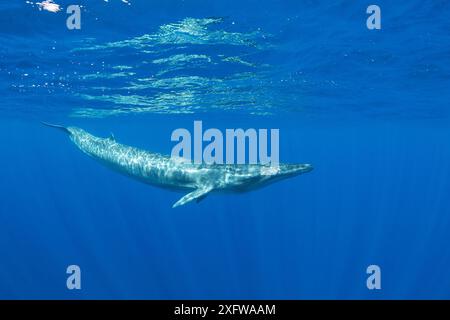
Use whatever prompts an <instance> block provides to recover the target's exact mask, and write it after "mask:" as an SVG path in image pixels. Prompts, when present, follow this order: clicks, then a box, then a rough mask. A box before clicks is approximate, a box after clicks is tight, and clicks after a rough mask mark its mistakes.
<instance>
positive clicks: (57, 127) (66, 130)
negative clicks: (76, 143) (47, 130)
mask: <svg viewBox="0 0 450 320" xmlns="http://www.w3.org/2000/svg"><path fill="white" fill-rule="evenodd" d="M41 123H42V124H43V125H44V126H47V127H51V128H56V129H59V130H62V131H64V132H65V133H70V131H69V130H68V129H67V128H66V127H64V126H61V125H58V124H52V123H48V122H44V121H41Z"/></svg>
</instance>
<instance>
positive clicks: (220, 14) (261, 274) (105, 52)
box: [0, 0, 450, 299]
mask: <svg viewBox="0 0 450 320" xmlns="http://www.w3.org/2000/svg"><path fill="white" fill-rule="evenodd" d="M56 2H57V4H59V5H60V6H61V9H62V10H61V11H59V12H49V11H48V10H39V8H40V7H39V4H36V3H33V2H32V1H28V2H26V1H19V0H11V1H2V2H1V4H0V94H1V97H2V99H1V101H0V115H1V117H0V146H1V153H0V155H1V158H0V167H1V169H2V170H1V172H2V177H1V179H0V195H1V197H0V200H1V201H0V298H4V299H5V298H6V299H30V298H34V299H36V298H37V299H49V298H53V299H91V298H96V299H108V298H112V299H242V298H250V299H312V298H323V299H351V298H356V299H405V298H406V299H417V298H425V299H429V298H447V299H448V298H450V275H449V272H448V270H449V268H450V250H449V249H448V244H449V240H450V236H449V230H450V197H449V190H450V179H449V178H450V147H449V137H450V126H449V125H450V123H449V116H450V109H449V105H448V104H449V100H450V99H449V98H450V91H449V90H448V88H449V84H450V81H449V80H450V70H449V68H450V34H449V31H450V2H448V1H438V0H435V1H431V0H429V1H418V0H412V1H407V2H404V3H400V2H392V1H376V3H375V4H377V5H378V6H379V7H380V8H381V17H382V20H381V21H382V27H381V30H368V29H367V27H366V19H367V18H368V14H367V13H366V8H367V7H368V6H369V5H370V4H374V3H372V2H369V1H344V0H339V1H299V0H297V1H271V0H264V1H249V0H243V1H223V0H217V1H208V2H205V1H190V0H185V1H178V0H169V1H143V0H141V1H137V0H130V1H119V0H110V1H102V0H96V1H93V0H91V1H82V0H73V1H72V0H67V1H66V0H56ZM72 4H75V5H82V9H81V30H69V29H68V28H67V27H66V19H67V18H68V17H69V15H68V14H67V13H66V8H67V7H68V6H69V5H72ZM41 9H42V8H41ZM194 120H201V121H203V125H204V126H205V127H208V128H219V129H223V130H224V129H226V128H279V129H280V158H281V159H280V160H281V161H282V162H292V163H311V164H313V165H314V168H315V169H314V171H312V172H311V173H308V174H305V175H302V176H299V177H296V178H293V179H290V180H285V181H281V182H279V183H276V184H273V185H271V186H269V187H267V188H264V189H261V190H257V191H254V192H251V193H245V194H239V195H212V196H209V197H208V198H206V199H205V200H204V201H202V202H201V203H199V204H189V205H186V206H183V207H180V208H176V209H172V208H171V207H172V204H173V203H174V202H176V201H177V200H178V199H179V198H180V196H181V195H180V194H178V193H172V192H169V191H167V190H162V189H157V188H154V187H151V186H148V185H145V184H142V183H139V182H136V181H134V180H131V179H129V178H128V177H125V176H121V175H119V174H117V173H115V172H113V171H111V170H109V169H108V168H106V167H103V166H102V165H100V164H99V163H97V162H95V161H93V160H92V159H89V157H87V156H86V155H84V154H82V153H81V152H80V151H79V150H77V148H76V147H75V146H74V145H73V144H72V143H71V142H70V141H69V140H68V139H67V137H66V136H64V135H63V134H61V133H60V132H58V131H56V130H50V129H48V128H45V127H43V126H42V125H41V124H40V121H48V122H52V123H58V124H63V125H72V126H78V127H81V128H83V129H85V130H88V131H89V132H91V133H93V134H95V135H98V136H108V135H109V134H110V132H113V133H114V136H115V138H116V139H117V140H118V141H119V142H121V143H124V144H127V145H132V146H137V147H140V148H143V149H147V150H152V151H157V152H162V153H167V154H169V153H170V151H171V148H172V147H173V145H174V144H173V142H171V141H170V135H171V133H172V131H173V130H174V129H176V128H188V129H190V128H192V126H193V121H194ZM72 264H76V265H79V266H80V268H81V274H82V278H81V279H82V289H81V290H68V289H67V287H66V279H67V277H68V275H67V274H66V268H67V266H69V265H72ZM372 264H376V265H378V266H380V268H381V275H382V277H381V283H382V288H381V290H368V289H367V287H366V279H367V277H368V274H367V273H366V268H367V267H368V266H369V265H372Z"/></svg>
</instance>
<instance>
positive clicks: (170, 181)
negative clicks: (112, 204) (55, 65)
mask: <svg viewBox="0 0 450 320" xmlns="http://www.w3.org/2000/svg"><path fill="white" fill-rule="evenodd" d="M43 124H44V125H45V126H48V127H52V128H55V129H58V130H60V131H63V132H64V133H66V134H67V135H68V136H69V138H70V140H71V141H72V142H73V143H74V144H75V145H76V146H77V147H78V148H79V149H80V150H81V151H82V152H83V153H85V154H86V155H88V156H90V157H91V158H93V159H95V160H97V161H98V162H100V163H102V164H104V165H105V166H107V167H109V168H111V169H113V170H115V171H118V172H120V173H122V174H124V175H126V176H128V177H131V178H134V179H136V180H139V181H141V182H144V183H146V184H149V185H152V186H156V187H159V188H164V189H168V190H172V191H181V192H184V193H185V195H184V196H183V197H181V198H180V199H179V200H178V201H177V202H175V204H174V205H173V206H172V207H173V208H176V207H179V206H182V205H185V204H187V203H189V202H192V201H196V202H197V203H198V202H200V201H202V200H203V199H205V198H206V197H207V196H208V195H209V194H211V193H213V192H214V193H243V192H248V191H251V190H255V189H258V188H262V187H264V186H267V185H269V184H272V183H274V182H277V181H280V180H284V179H287V178H291V177H295V176H298V175H300V174H303V173H307V172H310V171H311V170H312V169H313V166H312V165H311V164H282V163H280V164H277V165H270V164H205V163H201V164H195V163H193V162H191V161H186V159H183V158H177V157H171V156H167V155H163V154H160V153H155V152H149V151H146V150H142V149H139V148H136V147H132V146H128V145H124V144H121V143H118V142H117V141H116V139H115V137H114V135H112V134H111V135H110V136H109V137H106V138H101V137H97V136H94V135H92V134H90V133H89V132H87V131H85V130H83V129H80V128H78V127H65V126H61V125H55V124H50V123H46V122H43Z"/></svg>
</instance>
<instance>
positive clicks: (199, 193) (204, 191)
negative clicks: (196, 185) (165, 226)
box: [172, 187, 213, 208]
mask: <svg viewBox="0 0 450 320" xmlns="http://www.w3.org/2000/svg"><path fill="white" fill-rule="evenodd" d="M212 189H213V188H212V187H204V188H200V189H197V190H195V191H192V192H191V193H188V194H187V195H185V196H184V197H183V198H181V199H180V200H178V201H177V202H176V203H175V204H174V205H173V206H172V208H176V207H179V206H182V205H184V204H186V203H188V202H191V201H193V200H197V202H199V201H201V200H203V199H204V198H205V197H206V196H207V195H208V193H209V192H211V190H212Z"/></svg>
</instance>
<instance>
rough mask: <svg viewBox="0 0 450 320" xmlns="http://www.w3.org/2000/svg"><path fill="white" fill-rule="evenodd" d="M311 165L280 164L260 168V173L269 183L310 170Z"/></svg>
mask: <svg viewBox="0 0 450 320" xmlns="http://www.w3.org/2000/svg"><path fill="white" fill-rule="evenodd" d="M312 169H313V166H312V165H310V164H280V165H278V166H268V167H262V168H261V174H262V175H263V176H264V177H265V179H264V180H266V181H267V182H269V183H272V182H276V181H279V180H284V179H288V178H292V177H295V176H298V175H300V174H303V173H307V172H310V171H311V170H312Z"/></svg>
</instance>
